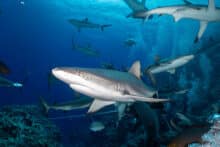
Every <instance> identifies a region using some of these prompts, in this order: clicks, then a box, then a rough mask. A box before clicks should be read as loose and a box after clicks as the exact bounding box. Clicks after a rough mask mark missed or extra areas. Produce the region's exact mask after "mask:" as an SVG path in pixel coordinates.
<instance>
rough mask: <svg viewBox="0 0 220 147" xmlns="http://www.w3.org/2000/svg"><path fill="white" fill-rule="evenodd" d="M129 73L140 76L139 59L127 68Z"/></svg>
mask: <svg viewBox="0 0 220 147" xmlns="http://www.w3.org/2000/svg"><path fill="white" fill-rule="evenodd" d="M129 73H131V74H133V75H135V76H136V77H137V78H138V79H140V77H141V64H140V61H136V62H134V63H133V65H132V66H131V68H130V69H129Z"/></svg>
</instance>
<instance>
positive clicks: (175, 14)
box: [173, 13, 182, 22]
mask: <svg viewBox="0 0 220 147" xmlns="http://www.w3.org/2000/svg"><path fill="white" fill-rule="evenodd" d="M173 17H174V21H175V22H178V21H179V20H180V19H181V18H182V17H181V16H180V15H179V14H178V13H174V14H173Z"/></svg>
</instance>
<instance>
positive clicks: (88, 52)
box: [72, 40, 99, 57]
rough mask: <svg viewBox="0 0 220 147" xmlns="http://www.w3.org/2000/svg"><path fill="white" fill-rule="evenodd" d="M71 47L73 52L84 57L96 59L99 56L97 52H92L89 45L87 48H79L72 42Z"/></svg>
mask: <svg viewBox="0 0 220 147" xmlns="http://www.w3.org/2000/svg"><path fill="white" fill-rule="evenodd" d="M72 47H73V50H77V51H79V52H81V53H84V54H86V55H89V56H96V57H97V56H99V52H98V51H97V50H93V49H92V48H91V46H90V45H89V44H88V45H87V46H79V45H77V44H75V43H74V41H73V40H72Z"/></svg>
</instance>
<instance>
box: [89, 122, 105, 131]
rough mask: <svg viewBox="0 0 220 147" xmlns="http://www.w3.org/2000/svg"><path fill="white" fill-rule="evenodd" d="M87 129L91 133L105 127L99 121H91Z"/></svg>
mask: <svg viewBox="0 0 220 147" xmlns="http://www.w3.org/2000/svg"><path fill="white" fill-rule="evenodd" d="M89 129H90V130H91V131H93V132H99V131H102V130H103V129H105V125H104V124H103V123H102V122H100V121H93V122H92V123H91V125H90V127H89Z"/></svg>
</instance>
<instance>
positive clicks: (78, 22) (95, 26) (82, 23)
mask: <svg viewBox="0 0 220 147" xmlns="http://www.w3.org/2000/svg"><path fill="white" fill-rule="evenodd" d="M68 21H69V22H70V23H71V24H72V25H74V26H75V27H77V29H78V31H79V32H80V31H81V28H93V29H101V31H104V28H106V27H111V26H112V25H111V24H104V25H101V24H96V23H93V22H90V21H89V19H88V18H85V19H83V20H78V19H69V20H68Z"/></svg>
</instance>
